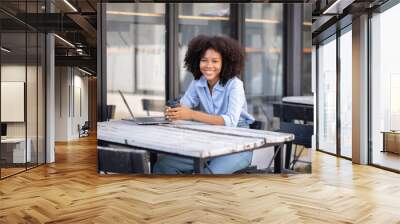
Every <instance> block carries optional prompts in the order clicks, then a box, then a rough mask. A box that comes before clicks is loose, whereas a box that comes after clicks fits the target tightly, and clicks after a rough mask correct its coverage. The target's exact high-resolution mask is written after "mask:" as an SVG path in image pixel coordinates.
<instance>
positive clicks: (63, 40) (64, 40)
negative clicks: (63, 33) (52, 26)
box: [54, 34, 75, 48]
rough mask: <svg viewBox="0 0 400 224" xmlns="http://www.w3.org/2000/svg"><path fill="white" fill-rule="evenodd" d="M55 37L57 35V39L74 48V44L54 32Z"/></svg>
mask: <svg viewBox="0 0 400 224" xmlns="http://www.w3.org/2000/svg"><path fill="white" fill-rule="evenodd" d="M54 36H55V37H57V38H58V39H59V40H61V41H62V42H64V43H66V44H67V45H68V46H70V47H73V48H75V45H73V44H71V42H69V41H68V40H66V39H64V38H62V37H60V36H58V35H57V34H54Z"/></svg>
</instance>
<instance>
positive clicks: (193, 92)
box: [180, 76, 254, 127]
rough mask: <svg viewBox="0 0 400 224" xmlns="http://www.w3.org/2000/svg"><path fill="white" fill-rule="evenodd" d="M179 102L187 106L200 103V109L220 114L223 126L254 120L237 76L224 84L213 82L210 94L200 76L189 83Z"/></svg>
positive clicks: (249, 122)
mask: <svg viewBox="0 0 400 224" xmlns="http://www.w3.org/2000/svg"><path fill="white" fill-rule="evenodd" d="M180 103H181V104H182V105H184V106H187V107H189V108H194V107H197V106H198V105H200V110H201V111H203V112H206V113H208V114H212V115H220V116H222V118H223V119H224V121H225V126H231V127H238V126H243V125H244V124H251V123H253V122H254V118H253V116H251V115H250V114H249V113H248V112H247V102H246V97H245V95H244V88H243V82H242V81H241V80H240V79H239V78H237V77H234V78H232V79H230V80H229V81H228V82H227V83H226V84H225V86H222V85H220V83H219V82H218V83H217V84H215V86H214V87H213V89H212V95H211V94H210V91H209V89H208V85H207V80H206V79H205V78H204V76H201V77H200V79H199V80H193V81H192V82H191V83H190V85H189V87H188V89H187V90H186V92H185V95H184V96H183V97H182V99H181V100H180Z"/></svg>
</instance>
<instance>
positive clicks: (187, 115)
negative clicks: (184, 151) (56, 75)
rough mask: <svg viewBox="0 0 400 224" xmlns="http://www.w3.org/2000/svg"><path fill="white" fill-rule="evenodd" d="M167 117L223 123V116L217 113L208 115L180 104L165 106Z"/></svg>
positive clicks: (170, 118) (216, 123) (215, 123)
mask: <svg viewBox="0 0 400 224" xmlns="http://www.w3.org/2000/svg"><path fill="white" fill-rule="evenodd" d="M165 115H166V117H167V119H169V120H172V121H175V120H193V121H199V122H203V123H207V124H214V125H225V121H224V118H223V117H222V116H219V115H210V114H207V113H203V112H200V111H195V110H192V109H190V108H188V107H185V106H180V107H176V108H170V107H167V109H166V111H165Z"/></svg>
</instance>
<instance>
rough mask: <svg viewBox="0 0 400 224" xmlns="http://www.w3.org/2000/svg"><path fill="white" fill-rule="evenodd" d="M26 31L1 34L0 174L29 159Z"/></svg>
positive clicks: (22, 165) (23, 165) (17, 168)
mask: <svg viewBox="0 0 400 224" xmlns="http://www.w3.org/2000/svg"><path fill="white" fill-rule="evenodd" d="M26 38H27V37H26V33H25V32H8V33H5V32H3V33H2V34H1V47H2V50H1V79H0V80H1V87H0V88H1V107H0V109H1V124H2V139H1V163H2V164H1V176H2V177H6V176H9V175H12V174H15V173H18V172H21V171H23V170H25V169H26V162H31V151H30V150H29V146H30V143H31V142H30V141H28V144H27V139H26V128H27V126H26V117H25V116H26V111H25V99H26V74H27V66H26V58H27V48H26V41H27V39H26Z"/></svg>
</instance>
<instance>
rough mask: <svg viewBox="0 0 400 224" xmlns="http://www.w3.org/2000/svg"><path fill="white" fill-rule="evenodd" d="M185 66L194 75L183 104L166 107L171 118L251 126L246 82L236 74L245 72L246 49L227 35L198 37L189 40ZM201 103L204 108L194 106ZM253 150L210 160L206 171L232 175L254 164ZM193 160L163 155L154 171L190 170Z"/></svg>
mask: <svg viewBox="0 0 400 224" xmlns="http://www.w3.org/2000/svg"><path fill="white" fill-rule="evenodd" d="M184 62H185V67H186V68H187V69H188V71H189V72H191V73H192V74H193V76H194V80H193V81H192V82H191V83H190V85H189V87H188V89H187V90H186V92H185V95H184V96H183V97H182V99H181V100H180V104H181V106H179V107H176V108H168V107H167V108H166V111H165V116H166V117H167V118H168V119H170V120H172V121H175V120H192V121H198V122H204V123H207V124H213V125H226V126H231V127H243V128H248V127H249V124H251V123H253V122H254V118H253V117H252V116H251V115H250V114H249V113H248V112H247V103H246V97H245V95H244V89H243V82H242V81H241V80H240V79H239V78H238V77H236V76H237V75H239V74H240V73H241V72H242V69H243V65H244V51H243V49H242V47H241V46H240V45H239V43H238V42H237V41H235V40H233V39H231V38H228V37H220V36H216V37H208V36H203V35H200V36H197V37H195V38H194V39H192V40H191V41H190V43H189V47H188V51H187V53H186V55H185V59H184ZM197 106H200V110H201V111H195V110H193V109H192V108H195V107H197ZM252 155H253V154H252V152H243V153H237V154H232V155H227V156H222V157H218V158H215V159H212V160H210V161H209V164H208V168H209V169H205V170H206V172H209V173H213V174H230V173H234V172H235V171H238V170H240V169H243V168H245V167H247V166H248V165H249V164H250V163H251V159H252ZM192 171H193V161H192V160H191V159H185V158H180V157H175V156H164V157H160V158H159V159H158V161H157V163H156V164H155V166H154V170H153V172H154V173H164V174H177V173H191V172H192Z"/></svg>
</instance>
